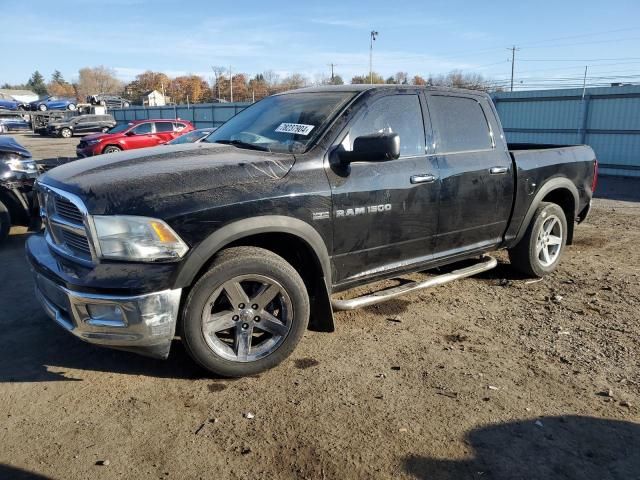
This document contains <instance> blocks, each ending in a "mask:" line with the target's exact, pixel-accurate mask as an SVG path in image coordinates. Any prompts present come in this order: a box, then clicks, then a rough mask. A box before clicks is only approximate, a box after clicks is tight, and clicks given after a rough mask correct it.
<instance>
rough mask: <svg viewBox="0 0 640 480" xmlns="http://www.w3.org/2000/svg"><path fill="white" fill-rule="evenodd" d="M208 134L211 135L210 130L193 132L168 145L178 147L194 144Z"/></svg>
mask: <svg viewBox="0 0 640 480" xmlns="http://www.w3.org/2000/svg"><path fill="white" fill-rule="evenodd" d="M210 133H211V130H194V131H193V132H189V133H185V134H184V135H180V136H179V137H178V138H175V139H173V140H171V141H170V142H168V143H169V144H170V145H179V144H181V143H195V142H197V141H198V140H200V139H201V138H202V137H206V136H207V135H209V134H210Z"/></svg>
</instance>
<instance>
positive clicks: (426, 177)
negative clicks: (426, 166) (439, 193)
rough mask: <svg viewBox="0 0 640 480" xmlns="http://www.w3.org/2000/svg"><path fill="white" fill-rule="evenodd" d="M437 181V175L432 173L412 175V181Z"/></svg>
mask: <svg viewBox="0 0 640 480" xmlns="http://www.w3.org/2000/svg"><path fill="white" fill-rule="evenodd" d="M435 181H436V176H435V175H431V174H430V173H424V174H422V175H411V183H432V182H435Z"/></svg>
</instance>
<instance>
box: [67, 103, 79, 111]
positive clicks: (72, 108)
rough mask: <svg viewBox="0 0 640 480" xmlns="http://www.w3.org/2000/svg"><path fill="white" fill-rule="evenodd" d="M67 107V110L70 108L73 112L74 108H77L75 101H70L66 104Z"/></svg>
mask: <svg viewBox="0 0 640 480" xmlns="http://www.w3.org/2000/svg"><path fill="white" fill-rule="evenodd" d="M67 108H68V109H69V110H71V111H72V112H75V110H76V108H78V107H76V104H75V103H70V104H69V105H67Z"/></svg>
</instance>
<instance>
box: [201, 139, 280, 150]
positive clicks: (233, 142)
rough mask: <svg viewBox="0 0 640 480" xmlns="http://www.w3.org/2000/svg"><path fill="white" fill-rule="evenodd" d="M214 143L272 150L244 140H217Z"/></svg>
mask: <svg viewBox="0 0 640 480" xmlns="http://www.w3.org/2000/svg"><path fill="white" fill-rule="evenodd" d="M213 143H223V144H225V145H233V146H234V147H239V148H248V149H250V150H260V151H261V152H270V151H271V149H270V148H269V147H264V146H262V145H256V144H255V143H249V142H243V141H242V140H216V141H215V142H213Z"/></svg>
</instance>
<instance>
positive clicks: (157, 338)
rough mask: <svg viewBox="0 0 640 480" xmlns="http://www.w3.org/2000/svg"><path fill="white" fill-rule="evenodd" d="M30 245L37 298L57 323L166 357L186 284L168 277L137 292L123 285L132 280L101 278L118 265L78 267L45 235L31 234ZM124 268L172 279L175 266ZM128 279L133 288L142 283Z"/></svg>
mask: <svg viewBox="0 0 640 480" xmlns="http://www.w3.org/2000/svg"><path fill="white" fill-rule="evenodd" d="M26 249H27V259H28V260H29V262H30V264H31V270H32V273H33V276H34V280H35V291H36V292H35V293H36V297H37V298H38V300H39V302H40V303H41V305H42V307H43V308H44V310H45V311H46V313H47V314H48V315H49V316H50V317H51V318H52V319H53V320H54V321H55V322H56V323H57V324H58V325H60V326H61V327H62V328H64V329H65V330H67V331H68V332H70V333H72V334H73V335H75V336H76V337H78V338H80V339H82V340H84V341H86V342H89V343H94V344H98V345H104V346H107V347H111V348H117V349H121V350H129V351H133V352H136V353H140V354H143V355H147V356H151V357H155V358H167V356H168V355H169V350H170V347H171V341H172V340H173V338H174V336H175V331H176V323H177V320H178V315H179V309H180V296H181V293H182V289H181V288H172V286H168V285H169V284H168V283H167V281H164V282H162V283H155V284H153V283H152V284H147V286H148V287H151V288H153V286H155V288H156V290H146V289H145V290H144V291H135V290H132V289H131V288H124V289H123V288H122V287H123V286H126V284H127V283H128V282H127V280H126V279H125V278H120V277H119V276H117V277H113V278H102V280H101V281H98V279H99V278H101V277H105V275H106V274H108V272H111V271H113V270H115V269H114V268H113V265H104V266H103V265H99V266H96V267H94V268H93V269H85V268H82V267H77V268H76V269H74V266H73V265H72V264H70V263H69V262H66V261H65V260H64V259H62V258H57V257H56V256H55V255H54V254H52V253H51V251H50V250H49V248H48V247H47V246H46V242H45V241H44V238H43V237H42V236H41V235H32V236H30V237H29V239H27V244H26ZM122 267H123V268H121V269H120V270H122V271H120V270H118V272H119V274H122V275H124V276H125V277H126V276H127V275H136V274H137V275H140V274H141V273H142V272H144V275H142V277H143V278H146V277H147V275H148V276H149V277H151V278H153V277H156V276H159V277H161V278H167V277H171V274H170V272H171V271H170V270H164V269H163V270H158V268H157V267H158V266H156V265H149V266H146V267H147V268H146V269H144V270H142V271H141V272H138V271H136V270H126V264H123V266H122ZM129 283H130V285H129V286H130V287H133V286H134V285H135V284H137V283H138V282H135V281H134V282H129ZM117 286H119V287H120V288H117ZM89 287H92V288H90V289H89ZM88 289H89V290H88Z"/></svg>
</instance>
